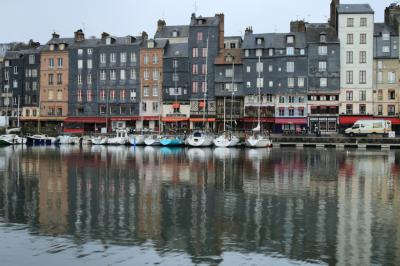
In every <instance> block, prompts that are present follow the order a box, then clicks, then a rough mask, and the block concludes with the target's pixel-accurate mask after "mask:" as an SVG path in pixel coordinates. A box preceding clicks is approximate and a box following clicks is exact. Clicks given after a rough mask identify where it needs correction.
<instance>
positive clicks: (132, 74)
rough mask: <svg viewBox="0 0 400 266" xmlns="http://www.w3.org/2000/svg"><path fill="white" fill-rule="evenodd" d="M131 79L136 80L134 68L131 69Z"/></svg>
mask: <svg viewBox="0 0 400 266" xmlns="http://www.w3.org/2000/svg"><path fill="white" fill-rule="evenodd" d="M131 79H132V80H136V69H134V68H132V69H131Z"/></svg>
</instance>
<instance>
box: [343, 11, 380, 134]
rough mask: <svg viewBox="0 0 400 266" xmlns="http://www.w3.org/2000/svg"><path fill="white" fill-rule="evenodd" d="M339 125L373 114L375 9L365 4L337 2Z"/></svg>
mask: <svg viewBox="0 0 400 266" xmlns="http://www.w3.org/2000/svg"><path fill="white" fill-rule="evenodd" d="M336 11H337V25H336V29H337V33H338V37H339V41H340V76H341V81H340V97H339V98H340V99H339V100H340V107H339V112H340V115H341V116H340V125H341V128H342V129H344V128H346V127H348V126H350V125H352V124H353V123H354V122H355V121H357V120H358V119H363V118H368V117H371V116H372V115H373V86H372V78H373V75H372V70H373V35H374V11H373V10H372V8H371V7H370V6H369V5H368V4H339V5H337V7H336Z"/></svg>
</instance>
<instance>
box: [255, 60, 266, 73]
mask: <svg viewBox="0 0 400 266" xmlns="http://www.w3.org/2000/svg"><path fill="white" fill-rule="evenodd" d="M256 71H257V72H263V71H264V63H263V62H257V63H256Z"/></svg>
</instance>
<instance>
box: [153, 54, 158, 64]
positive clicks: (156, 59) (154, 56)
mask: <svg viewBox="0 0 400 266" xmlns="http://www.w3.org/2000/svg"><path fill="white" fill-rule="evenodd" d="M157 64H158V55H156V54H155V55H153V65H157Z"/></svg>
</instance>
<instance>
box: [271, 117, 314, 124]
mask: <svg viewBox="0 0 400 266" xmlns="http://www.w3.org/2000/svg"><path fill="white" fill-rule="evenodd" d="M307 123H308V121H307V118H304V117H291V118H275V124H285V125H286V124H296V125H302V124H307Z"/></svg>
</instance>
